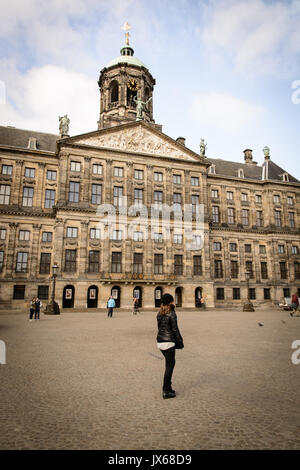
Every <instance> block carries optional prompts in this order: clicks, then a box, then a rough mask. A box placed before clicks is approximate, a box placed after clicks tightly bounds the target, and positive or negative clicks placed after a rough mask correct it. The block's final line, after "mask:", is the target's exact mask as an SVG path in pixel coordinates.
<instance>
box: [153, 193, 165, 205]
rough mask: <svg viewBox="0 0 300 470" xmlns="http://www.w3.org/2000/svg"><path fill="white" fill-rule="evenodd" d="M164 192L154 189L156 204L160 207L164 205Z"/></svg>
mask: <svg viewBox="0 0 300 470" xmlns="http://www.w3.org/2000/svg"><path fill="white" fill-rule="evenodd" d="M162 202H163V193H162V191H154V206H155V207H156V208H159V207H161V206H162Z"/></svg>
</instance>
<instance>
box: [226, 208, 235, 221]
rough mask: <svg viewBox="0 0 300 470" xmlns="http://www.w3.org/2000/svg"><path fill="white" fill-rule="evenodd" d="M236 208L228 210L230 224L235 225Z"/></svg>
mask: <svg viewBox="0 0 300 470" xmlns="http://www.w3.org/2000/svg"><path fill="white" fill-rule="evenodd" d="M234 212H235V211H234V208H233V207H228V208H227V222H228V223H229V224H234V223H235V213H234Z"/></svg>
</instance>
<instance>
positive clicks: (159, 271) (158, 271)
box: [154, 254, 163, 274]
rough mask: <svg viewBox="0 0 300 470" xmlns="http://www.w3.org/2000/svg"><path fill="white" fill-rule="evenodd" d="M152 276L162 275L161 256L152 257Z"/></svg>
mask: <svg viewBox="0 0 300 470" xmlns="http://www.w3.org/2000/svg"><path fill="white" fill-rule="evenodd" d="M154 274H163V255H161V254H155V255H154Z"/></svg>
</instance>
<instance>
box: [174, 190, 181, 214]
mask: <svg viewBox="0 0 300 470" xmlns="http://www.w3.org/2000/svg"><path fill="white" fill-rule="evenodd" d="M181 199H182V196H181V193H173V204H174V209H175V210H181Z"/></svg>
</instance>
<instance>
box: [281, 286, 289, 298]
mask: <svg viewBox="0 0 300 470" xmlns="http://www.w3.org/2000/svg"><path fill="white" fill-rule="evenodd" d="M290 296H291V291H290V289H289V287H284V288H283V297H290Z"/></svg>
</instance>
